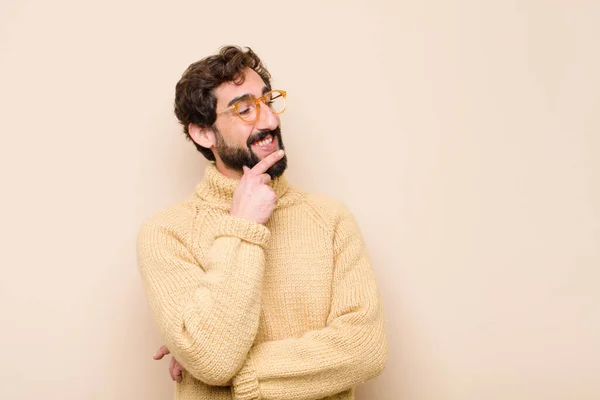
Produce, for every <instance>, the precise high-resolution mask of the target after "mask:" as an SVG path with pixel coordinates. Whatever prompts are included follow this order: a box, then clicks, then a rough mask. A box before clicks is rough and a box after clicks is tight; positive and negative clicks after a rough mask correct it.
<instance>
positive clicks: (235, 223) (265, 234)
mask: <svg viewBox="0 0 600 400" xmlns="http://www.w3.org/2000/svg"><path fill="white" fill-rule="evenodd" d="M221 236H233V237H237V238H240V239H242V240H245V241H247V242H250V243H254V244H256V245H258V246H261V247H264V246H265V245H266V244H267V241H268V240H269V237H270V236H271V231H269V229H268V228H267V227H266V226H264V225H261V224H257V223H255V222H252V221H249V220H247V219H245V218H242V217H234V216H233V215H225V216H223V218H222V219H221V221H220V222H219V225H218V226H217V230H216V232H215V238H218V237H221Z"/></svg>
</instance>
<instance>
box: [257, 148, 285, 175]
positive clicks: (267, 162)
mask: <svg viewBox="0 0 600 400" xmlns="http://www.w3.org/2000/svg"><path fill="white" fill-rule="evenodd" d="M283 154H284V151H283V150H279V151H275V152H273V153H271V154H269V155H268V156H266V157H265V158H263V159H262V160H260V162H259V163H258V164H256V165H255V166H254V167H253V168H252V169H251V170H250V172H252V173H253V174H256V175H261V174H264V173H265V172H267V170H268V169H269V168H271V167H272V166H273V165H275V163H276V162H277V161H279V160H281V158H282V157H283Z"/></svg>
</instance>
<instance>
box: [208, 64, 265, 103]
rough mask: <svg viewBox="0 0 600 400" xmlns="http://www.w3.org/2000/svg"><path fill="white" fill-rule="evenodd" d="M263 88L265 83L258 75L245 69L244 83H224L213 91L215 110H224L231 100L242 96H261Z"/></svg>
mask: <svg viewBox="0 0 600 400" xmlns="http://www.w3.org/2000/svg"><path fill="white" fill-rule="evenodd" d="M264 88H265V83H264V82H263V80H262V78H261V77H260V75H258V74H257V73H256V71H254V70H253V69H251V68H246V69H245V70H244V83H242V84H241V85H238V84H236V83H235V82H225V83H222V84H221V85H219V86H218V87H217V88H216V89H215V96H216V97H217V108H218V109H219V108H226V107H227V104H228V103H229V102H230V101H231V100H232V99H235V98H236V97H240V96H243V95H248V94H249V95H252V96H254V97H260V96H262V95H263V89H264Z"/></svg>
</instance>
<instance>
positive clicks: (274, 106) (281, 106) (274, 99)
mask: <svg viewBox="0 0 600 400" xmlns="http://www.w3.org/2000/svg"><path fill="white" fill-rule="evenodd" d="M266 100H267V104H268V105H269V107H271V110H273V112H274V113H276V114H279V113H281V112H283V110H285V97H283V93H281V92H279V91H278V90H274V91H272V92H271V93H270V94H269V96H268V98H267V99H266Z"/></svg>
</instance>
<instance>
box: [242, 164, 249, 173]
mask: <svg viewBox="0 0 600 400" xmlns="http://www.w3.org/2000/svg"><path fill="white" fill-rule="evenodd" d="M242 169H243V170H244V174H247V173H248V171H250V168H248V167H246V166H245V165H244V166H243V167H242Z"/></svg>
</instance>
